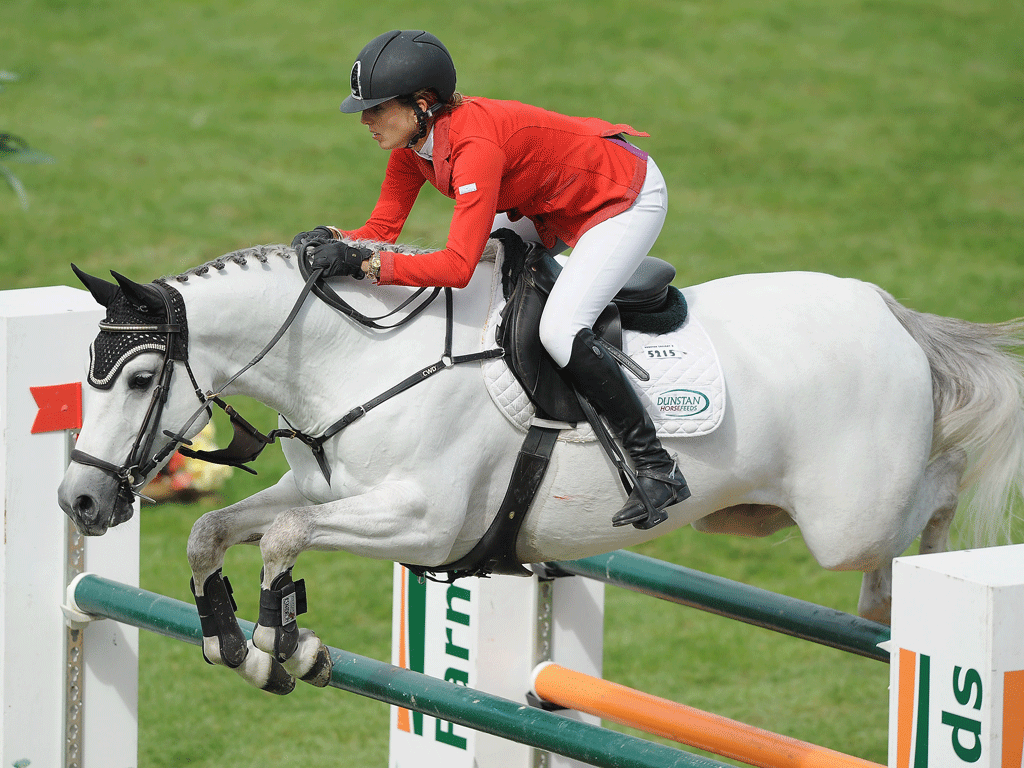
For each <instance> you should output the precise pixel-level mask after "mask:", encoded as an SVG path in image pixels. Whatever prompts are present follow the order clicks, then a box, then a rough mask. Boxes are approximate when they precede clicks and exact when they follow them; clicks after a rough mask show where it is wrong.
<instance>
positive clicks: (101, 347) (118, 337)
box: [89, 283, 188, 389]
mask: <svg viewBox="0 0 1024 768" xmlns="http://www.w3.org/2000/svg"><path fill="white" fill-rule="evenodd" d="M137 289H139V290H141V291H142V292H144V293H145V296H146V303H142V302H139V301H134V300H131V299H129V298H128V296H127V295H126V294H125V292H124V291H123V290H118V291H117V293H116V294H115V295H114V296H113V298H112V300H111V301H110V303H109V305H108V306H107V316H106V317H105V318H104V320H103V322H102V323H101V324H100V333H99V335H98V336H97V337H96V339H95V340H94V341H93V343H92V345H91V346H90V347H89V384H90V386H93V387H96V388H97V389H110V387H111V386H112V385H113V383H114V381H115V380H116V379H117V375H118V374H119V373H120V372H121V369H122V368H123V367H124V365H125V363H127V362H128V361H129V360H131V359H132V358H133V357H136V356H137V355H141V354H142V353H144V352H159V353H160V354H169V355H170V357H171V359H173V360H186V359H187V358H188V326H187V325H186V322H185V302H184V300H183V299H182V298H181V294H180V293H179V292H178V291H177V290H175V289H174V288H171V287H170V286H169V285H166V284H164V283H159V284H151V285H140V286H137ZM168 315H170V316H168ZM168 324H171V325H177V326H179V330H178V332H177V333H173V334H169V333H167V332H166V331H155V330H148V329H145V328H144V326H153V325H161V326H167V325H168ZM105 326H110V327H111V328H112V329H113V328H121V329H123V330H107V329H106V328H105ZM133 326H140V330H138V331H133V330H131V328H132V327H133ZM168 338H170V339H171V345H172V346H171V349H170V350H168V349H167V343H168Z"/></svg>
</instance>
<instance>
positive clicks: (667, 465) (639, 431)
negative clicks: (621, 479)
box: [562, 328, 690, 528]
mask: <svg viewBox="0 0 1024 768" xmlns="http://www.w3.org/2000/svg"><path fill="white" fill-rule="evenodd" d="M562 370H564V371H565V372H566V373H568V374H569V375H570V376H571V377H572V379H573V382H574V383H575V384H576V388H577V389H578V390H579V391H580V392H581V393H582V394H583V395H584V396H585V397H586V398H587V399H588V400H590V402H591V403H593V404H594V406H595V407H596V408H597V410H598V411H600V412H601V414H602V415H603V416H604V417H605V419H606V420H607V421H608V424H609V425H610V426H611V428H612V431H613V432H614V433H615V434H616V435H617V436H618V437H619V440H621V442H622V447H623V448H625V449H626V452H627V453H628V454H629V456H630V458H632V459H633V469H634V470H635V471H636V475H637V485H638V486H639V488H640V489H642V490H643V493H644V494H645V495H646V496H647V499H648V501H650V503H651V506H653V508H654V510H655V511H656V513H660V512H661V510H662V509H664V508H665V507H668V506H671V505H672V504H675V503H676V502H679V501H683V500H684V499H687V498H689V496H690V489H689V488H687V487H686V479H685V478H684V477H683V475H682V473H681V472H680V471H679V468H678V467H677V466H676V462H675V459H674V458H673V457H672V456H671V455H670V454H669V452H668V451H666V450H665V449H664V448H663V447H662V445H661V441H660V440H659V439H658V435H657V431H656V429H655V426H654V421H653V420H652V419H651V417H650V414H648V413H647V409H646V408H644V405H643V403H641V402H640V397H639V396H638V395H637V393H636V390H635V389H633V385H632V384H630V383H629V381H627V380H626V375H625V373H624V372H623V370H622V368H620V367H619V364H618V363H617V362H616V361H615V360H614V359H613V358H612V357H611V355H609V354H607V353H606V352H605V351H604V350H603V349H601V347H600V345H599V344H598V343H597V342H596V340H595V338H594V332H593V331H592V330H590V329H589V328H584V329H583V330H582V331H580V332H579V333H577V334H576V338H575V339H573V343H572V356H571V357H570V358H569V364H568V365H566V366H565V368H563V369H562ZM665 519H666V516H665V515H664V513H661V514H656V515H654V516H652V515H650V513H649V510H648V508H647V506H646V505H645V504H644V502H643V498H642V497H641V495H640V493H639V492H638V489H637V488H634V489H633V492H632V493H631V494H630V495H629V498H628V499H627V500H626V504H625V506H624V507H623V508H622V509H620V510H619V511H618V512H616V513H615V516H614V517H612V525H614V526H620V525H629V524H630V523H632V524H633V525H635V526H636V527H638V528H650V527H651V526H654V525H657V524H658V523H660V522H662V521H663V520H665Z"/></svg>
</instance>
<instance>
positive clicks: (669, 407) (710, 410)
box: [481, 267, 726, 442]
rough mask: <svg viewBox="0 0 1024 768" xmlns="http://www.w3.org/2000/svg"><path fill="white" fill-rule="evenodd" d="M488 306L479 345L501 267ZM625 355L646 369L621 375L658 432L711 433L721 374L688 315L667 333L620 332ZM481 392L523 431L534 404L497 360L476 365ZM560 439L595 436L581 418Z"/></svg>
mask: <svg viewBox="0 0 1024 768" xmlns="http://www.w3.org/2000/svg"><path fill="white" fill-rule="evenodd" d="M491 287H492V290H491V306H490V311H489V312H488V315H487V322H486V325H485V326H484V333H483V348H490V347H493V346H494V339H495V329H496V327H497V325H498V321H499V320H500V316H499V315H500V312H501V308H502V307H503V306H504V304H505V299H504V297H503V296H502V293H501V270H500V269H498V268H497V267H496V268H495V270H494V277H493V278H492V286H491ZM622 342H623V347H624V351H625V353H626V354H627V355H629V356H630V357H631V358H633V360H635V361H636V362H637V363H639V365H640V366H641V367H642V368H643V369H644V370H646V371H647V372H648V373H649V374H650V377H651V378H650V380H649V381H637V380H636V379H634V378H633V376H632V374H630V373H627V374H626V377H627V378H628V379H629V380H630V381H631V382H632V383H633V385H634V386H635V387H636V389H637V391H638V392H639V394H640V400H641V401H642V402H643V404H644V405H645V406H646V407H647V410H648V412H649V413H650V414H651V418H652V419H654V423H655V425H656V426H657V428H658V436H659V437H697V436H700V435H707V434H709V433H711V432H714V431H715V430H716V429H717V428H718V426H719V425H720V424H721V423H722V418H723V416H724V415H725V402H726V398H725V377H724V376H723V374H722V366H721V364H720V363H719V361H718V353H717V352H716V351H715V348H714V345H713V344H712V343H711V339H710V338H709V337H708V335H707V332H706V331H705V330H704V328H703V327H702V326H701V325H700V323H699V322H697V321H696V320H694V319H693V318H688V319H687V320H686V322H685V323H684V324H683V325H682V326H681V327H680V328H678V329H677V330H675V331H673V332H672V333H668V334H664V335H661V336H652V335H649V334H643V333H638V332H636V331H623V339H622ZM481 368H482V370H483V375H484V382H485V383H486V385H487V392H488V394H489V395H490V396H491V399H492V400H493V401H494V404H495V405H496V406H497V407H498V409H499V410H500V411H501V412H502V413H503V414H504V415H505V417H506V418H507V419H508V420H509V421H510V422H512V424H514V425H515V426H516V427H518V428H519V429H520V430H522V431H523V432H525V431H527V429H529V426H530V422H531V421H532V419H533V416H534V407H533V404H532V403H531V402H530V400H529V398H528V397H527V396H526V392H525V390H524V389H523V388H522V386H521V385H520V384H519V382H518V381H516V378H515V376H513V375H512V372H511V371H510V370H509V368H508V366H507V365H506V364H505V362H504V361H503V360H500V359H499V360H486V361H484V363H483V364H482V366H481ZM559 439H560V440H569V441H576V442H587V441H590V440H596V439H597V438H596V436H595V435H594V430H593V429H592V428H591V427H590V425H589V424H587V423H586V422H581V423H580V424H578V425H577V427H576V428H575V429H565V430H563V431H562V432H561V434H560V435H559Z"/></svg>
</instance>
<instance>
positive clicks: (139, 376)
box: [128, 372, 153, 390]
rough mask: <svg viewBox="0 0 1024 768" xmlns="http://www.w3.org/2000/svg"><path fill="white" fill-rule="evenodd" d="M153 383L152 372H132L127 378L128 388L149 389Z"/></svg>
mask: <svg viewBox="0 0 1024 768" xmlns="http://www.w3.org/2000/svg"><path fill="white" fill-rule="evenodd" d="M152 383H153V374H152V373H148V372H142V373H133V374H132V375H131V377H130V378H129V379H128V389H139V390H143V389H149V385H150V384H152Z"/></svg>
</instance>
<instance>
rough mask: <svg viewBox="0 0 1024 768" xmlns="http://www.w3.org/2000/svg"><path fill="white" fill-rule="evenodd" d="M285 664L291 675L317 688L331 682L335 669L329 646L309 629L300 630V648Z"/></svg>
mask: <svg viewBox="0 0 1024 768" xmlns="http://www.w3.org/2000/svg"><path fill="white" fill-rule="evenodd" d="M283 664H284V668H285V669H286V670H288V672H289V673H290V674H292V675H294V676H295V677H297V678H299V679H300V680H302V681H303V682H305V683H309V684H310V685H315V686H316V687H317V688H323V687H325V686H326V685H327V684H328V683H329V682H330V680H331V671H332V670H333V669H334V661H333V660H332V659H331V654H330V651H328V650H327V646H326V645H324V644H323V643H322V642H321V641H320V638H319V637H317V636H316V633H314V632H313V631H312V630H309V629H300V630H299V647H298V649H297V650H296V652H295V654H294V655H293V656H292V657H291V658H290V659H288V660H287V661H285V662H283Z"/></svg>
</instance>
